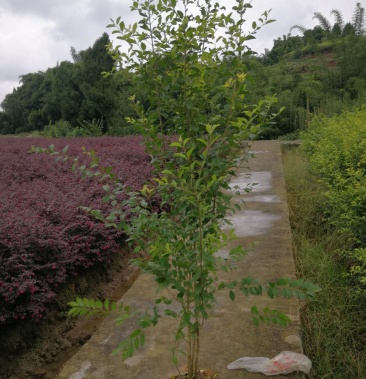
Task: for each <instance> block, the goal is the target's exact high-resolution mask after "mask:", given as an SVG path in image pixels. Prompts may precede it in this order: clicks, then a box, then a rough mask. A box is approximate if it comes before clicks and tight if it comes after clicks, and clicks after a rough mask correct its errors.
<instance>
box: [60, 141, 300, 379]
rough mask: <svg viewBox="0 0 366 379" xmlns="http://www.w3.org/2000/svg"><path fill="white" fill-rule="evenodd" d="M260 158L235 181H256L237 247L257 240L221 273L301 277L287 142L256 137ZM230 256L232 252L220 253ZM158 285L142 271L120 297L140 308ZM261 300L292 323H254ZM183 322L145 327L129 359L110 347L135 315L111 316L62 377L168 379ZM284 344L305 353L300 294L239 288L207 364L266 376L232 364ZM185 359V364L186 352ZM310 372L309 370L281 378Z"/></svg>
mask: <svg viewBox="0 0 366 379" xmlns="http://www.w3.org/2000/svg"><path fill="white" fill-rule="evenodd" d="M252 150H253V151H252V153H253V154H254V155H255V158H254V159H252V160H251V161H250V162H249V166H250V172H251V176H250V177H249V178H248V170H246V169H243V170H242V171H241V172H240V173H239V176H238V178H236V179H235V181H233V183H232V184H233V186H235V185H237V186H238V187H240V188H245V187H246V186H247V184H248V183H252V182H253V181H254V182H257V183H258V184H257V185H256V186H254V190H253V191H252V192H250V193H249V194H241V195H240V196H239V198H237V199H236V201H239V200H242V199H243V200H244V201H245V202H246V205H245V206H244V207H243V208H242V210H241V211H239V212H237V213H236V214H235V215H233V217H232V221H233V224H234V226H235V228H236V234H237V235H238V239H237V240H235V241H234V242H233V245H234V246H237V245H242V246H244V247H248V246H250V245H252V244H255V247H254V249H252V250H251V251H250V252H249V253H248V254H247V256H246V257H245V258H244V259H243V261H241V262H239V263H238V265H237V269H236V270H235V271H233V272H230V273H229V274H225V273H222V274H220V276H221V278H222V279H225V278H230V279H231V280H232V279H238V280H239V279H241V278H243V277H245V276H252V277H255V278H257V279H260V280H262V281H268V280H274V279H277V278H280V277H293V278H295V267H294V261H293V253H292V243H291V232H290V226H289V214H288V207H287V202H286V192H285V186H284V178H283V171H282V164H281V153H280V143H278V142H276V141H256V142H255V143H254V144H253V146H252ZM218 254H219V255H220V256H222V257H226V256H227V251H225V250H222V251H220V252H219V253H218ZM155 296H156V286H155V284H154V281H153V280H152V278H150V277H149V276H148V275H145V274H142V275H140V277H139V278H138V279H137V280H136V282H135V283H134V284H133V286H132V287H131V288H130V290H129V291H128V292H127V293H126V294H125V295H124V296H123V298H122V299H121V301H122V302H123V303H124V304H129V305H131V307H133V308H136V309H139V310H141V311H144V310H149V309H151V308H152V307H153V304H154V298H155ZM253 305H257V307H258V308H259V309H261V308H264V307H266V306H268V307H270V308H274V309H278V310H281V311H283V312H285V313H286V314H287V315H288V316H289V317H290V318H291V320H292V321H293V322H292V324H291V325H290V326H289V327H278V326H273V325H270V326H267V325H262V326H259V327H255V326H254V325H253V323H252V317H251V314H250V309H251V307H252V306H253ZM176 326H177V324H176V322H175V321H174V320H170V319H169V318H164V319H162V320H161V321H160V322H159V324H158V325H157V326H156V327H154V328H151V329H149V330H148V331H147V333H146V344H145V346H144V348H143V349H141V351H139V352H138V353H137V354H136V355H135V356H134V357H132V358H130V359H128V360H127V361H125V362H122V360H121V358H120V357H119V356H112V355H111V352H112V351H113V349H114V348H115V347H116V346H117V345H118V343H119V341H120V340H121V339H123V338H124V337H125V336H127V335H128V334H129V333H130V331H131V330H133V328H134V325H133V320H129V321H128V322H127V323H126V324H124V325H123V326H122V327H119V328H116V327H115V325H114V321H113V320H105V321H104V322H103V323H102V325H101V326H100V328H99V329H98V331H97V332H96V333H95V334H94V335H93V337H92V338H91V339H90V340H89V341H88V342H87V343H86V344H85V345H84V346H83V347H82V348H81V349H80V350H79V352H78V353H77V354H76V355H75V356H74V357H72V358H71V359H70V360H69V361H68V362H67V363H66V364H65V366H64V367H63V368H62V370H61V372H60V373H59V375H58V376H57V379H168V378H169V377H171V376H172V375H174V374H176V372H177V371H176V369H175V368H174V365H173V364H172V361H171V357H172V356H171V350H170V349H171V348H172V347H173V346H174V332H175V330H176ZM283 350H291V351H296V352H302V347H301V339H300V336H299V303H298V301H296V300H284V299H275V300H270V299H268V298H267V297H248V298H245V297H244V296H241V295H240V294H239V293H238V294H237V298H236V300H235V301H234V302H232V301H231V300H230V299H229V297H228V295H227V293H218V294H217V303H216V305H215V307H214V309H213V310H212V314H211V318H210V319H209V320H208V321H207V323H206V324H205V326H204V328H203V330H202V334H201V362H200V363H201V364H200V366H201V367H203V368H205V367H206V368H211V369H213V370H215V371H216V372H218V373H219V374H220V377H221V379H239V378H240V379H242V378H247V379H255V378H257V379H259V378H264V375H262V374H258V373H249V372H247V371H245V370H227V369H226V367H227V365H228V364H229V363H231V362H233V361H234V360H236V359H238V358H241V357H245V356H253V357H258V356H263V357H269V358H272V357H274V356H275V355H277V354H278V353H280V352H281V351H283ZM181 363H182V364H184V363H185V359H184V357H182V359H181ZM276 377H277V378H281V377H283V378H288V379H295V378H303V375H302V374H300V373H299V374H297V373H295V374H290V375H286V376H276Z"/></svg>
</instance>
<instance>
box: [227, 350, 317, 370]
mask: <svg viewBox="0 0 366 379" xmlns="http://www.w3.org/2000/svg"><path fill="white" fill-rule="evenodd" d="M227 368H228V369H229V370H237V369H241V368H244V369H246V370H248V371H251V372H261V373H262V374H264V375H267V376H272V375H281V374H289V373H291V372H294V371H303V372H305V374H309V372H310V369H311V361H310V359H309V358H308V357H307V356H305V355H303V354H298V353H294V352H292V351H283V352H282V353H280V354H278V355H276V356H275V357H274V358H272V359H269V358H264V357H245V358H240V359H237V360H236V361H235V362H232V363H230V364H229V366H227Z"/></svg>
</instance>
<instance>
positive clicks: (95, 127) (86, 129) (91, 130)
mask: <svg viewBox="0 0 366 379" xmlns="http://www.w3.org/2000/svg"><path fill="white" fill-rule="evenodd" d="M79 125H80V128H81V129H82V131H83V133H84V136H85V137H86V136H88V137H99V136H101V135H103V119H100V120H97V119H95V118H93V120H92V121H91V122H88V121H86V120H83V121H79Z"/></svg>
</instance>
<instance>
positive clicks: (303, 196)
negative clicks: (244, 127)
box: [283, 147, 366, 379]
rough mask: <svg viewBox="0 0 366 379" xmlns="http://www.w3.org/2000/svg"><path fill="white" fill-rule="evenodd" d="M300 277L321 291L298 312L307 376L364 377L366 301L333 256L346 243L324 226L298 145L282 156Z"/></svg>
mask: <svg viewBox="0 0 366 379" xmlns="http://www.w3.org/2000/svg"><path fill="white" fill-rule="evenodd" d="M283 163H284V171H285V178H286V186H287V191H288V201H289V207H290V218H291V225H292V229H293V236H294V251H295V259H296V265H297V270H298V275H299V276H301V277H302V278H304V279H306V280H307V281H311V282H313V283H316V284H317V285H319V286H320V287H322V291H321V292H320V293H319V294H318V295H317V296H316V298H315V299H314V300H313V301H312V302H309V303H306V304H304V306H303V308H302V312H301V314H302V339H303V346H304V351H305V354H306V355H307V356H308V357H309V358H310V359H311V360H312V362H313V369H312V371H311V374H310V375H309V378H314V379H323V378H332V379H355V378H360V379H361V378H366V348H365V343H364V341H365V337H366V317H365V302H364V300H362V299H360V298H359V297H357V296H356V295H355V292H354V291H353V288H352V285H351V283H350V280H349V278H348V276H347V271H346V267H344V266H343V265H342V261H341V260H340V258H339V255H338V254H337V251H338V250H339V249H346V248H347V247H348V242H347V240H345V238H344V237H343V236H342V233H340V232H339V231H337V230H335V229H334V228H332V227H330V226H329V225H328V224H327V212H328V213H329V210H328V209H327V208H326V204H325V199H324V198H323V195H322V193H323V192H322V188H321V187H320V185H319V184H318V183H317V181H316V179H315V178H314V177H312V176H311V174H310V173H309V170H308V165H307V162H306V160H305V159H304V158H303V157H302V156H301V154H300V153H299V152H298V149H297V148H296V147H292V148H285V149H284V154H283Z"/></svg>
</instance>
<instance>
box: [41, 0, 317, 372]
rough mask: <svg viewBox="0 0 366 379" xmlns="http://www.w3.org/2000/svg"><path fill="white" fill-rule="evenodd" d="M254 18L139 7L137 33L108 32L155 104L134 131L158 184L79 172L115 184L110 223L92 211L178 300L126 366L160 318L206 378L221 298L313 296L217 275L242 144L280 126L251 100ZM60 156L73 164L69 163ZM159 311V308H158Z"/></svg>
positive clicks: (264, 103) (291, 284) (129, 349)
mask: <svg viewBox="0 0 366 379" xmlns="http://www.w3.org/2000/svg"><path fill="white" fill-rule="evenodd" d="M249 8H251V4H250V3H249V2H246V1H244V0H236V1H235V5H234V6H233V7H232V9H231V11H230V12H227V11H226V9H225V7H223V6H221V5H220V4H219V3H218V2H217V3H213V2H212V1H210V0H180V1H177V0H156V1H154V0H146V1H134V2H133V5H132V6H131V10H132V11H133V12H136V13H138V14H139V16H140V20H139V21H138V22H136V23H135V24H133V25H129V26H127V25H126V24H125V23H124V22H123V21H122V20H121V18H120V17H118V18H117V19H116V20H114V21H112V22H111V24H110V25H109V27H110V28H112V29H113V32H112V33H113V34H114V35H115V36H116V37H117V38H116V39H117V41H120V42H121V45H117V46H115V47H112V46H110V51H111V54H112V55H113V56H114V58H115V60H116V62H117V64H116V69H118V68H120V67H122V68H123V69H126V70H130V71H131V72H132V73H133V77H134V78H135V81H136V85H141V86H143V88H144V93H147V94H148V105H146V104H145V105H143V104H141V103H140V102H139V100H138V99H137V98H136V97H134V96H132V97H131V99H130V100H131V101H132V103H133V106H134V108H135V111H136V114H137V115H138V117H137V118H135V119H129V122H130V123H131V124H132V125H133V126H134V127H135V128H137V129H138V130H139V131H140V133H141V134H142V135H143V137H144V141H145V146H146V149H147V151H148V152H149V154H150V155H151V157H152V164H153V165H154V168H155V177H154V180H153V181H152V183H150V185H146V186H144V187H143V189H142V190H141V191H139V192H134V193H132V192H129V193H127V192H128V191H127V189H126V188H125V187H124V186H123V183H121V182H120V181H119V180H118V179H117V178H116V177H115V176H114V175H113V173H112V172H111V171H110V169H107V168H104V167H102V166H101V165H100V164H99V161H98V158H97V157H96V156H95V154H94V152H87V154H89V156H90V157H91V164H90V167H89V168H85V167H84V166H82V167H80V166H78V164H77V162H75V163H74V168H75V169H77V170H79V171H82V172H83V173H84V174H85V172H87V174H88V175H94V176H98V177H99V178H103V180H107V181H108V180H109V181H110V183H108V184H106V185H105V187H104V188H105V190H106V191H107V195H106V198H105V200H106V201H109V202H110V203H111V205H112V209H113V210H112V212H111V214H110V215H108V216H106V215H102V214H101V213H100V212H98V211H95V210H90V209H85V208H84V209H85V210H86V211H88V212H90V213H91V214H92V215H94V216H95V217H97V218H99V219H101V220H103V221H104V222H105V223H106V224H107V225H108V226H114V227H117V228H122V229H123V230H124V231H125V232H126V234H127V236H128V238H129V241H130V242H131V243H132V244H133V245H134V246H135V249H136V251H139V250H143V251H145V252H146V253H147V254H148V259H146V260H138V261H137V264H138V265H139V266H140V267H141V269H142V270H143V271H145V272H147V273H150V274H152V275H153V276H154V278H155V280H156V282H157V284H158V286H159V287H160V288H163V289H167V290H168V293H169V294H170V295H169V297H168V296H158V297H157V299H156V307H155V309H154V312H153V313H152V315H148V314H144V315H143V316H141V318H140V319H139V321H138V327H137V329H136V330H135V331H134V332H133V333H132V334H131V336H130V337H129V338H128V339H126V340H124V341H122V342H121V345H120V346H119V348H118V349H117V351H121V352H122V355H123V356H124V357H128V356H130V355H131V354H132V353H133V351H134V349H135V348H136V347H138V346H139V345H141V344H143V342H144V337H143V329H144V328H145V327H147V326H150V325H152V324H155V323H156V322H158V317H159V315H160V312H164V313H165V314H166V315H168V316H171V317H173V318H176V319H177V320H179V322H178V328H177V331H176V340H177V341H179V340H183V341H185V343H186V357H187V367H188V378H189V379H193V378H197V377H198V357H199V352H200V332H201V328H202V326H203V324H204V322H205V320H207V319H208V317H209V314H210V309H211V307H212V305H213V303H214V301H215V293H216V291H217V290H228V292H229V296H230V298H231V299H232V300H234V298H235V293H234V291H233V290H234V289H235V288H238V289H240V290H241V291H242V293H243V294H244V295H249V294H252V295H262V294H264V293H267V294H268V295H269V296H270V297H275V296H286V297H292V296H295V297H298V298H301V299H303V298H306V297H308V296H311V295H312V294H313V292H314V291H316V290H317V287H315V286H313V285H311V284H308V283H304V282H303V281H296V280H291V279H281V280H278V281H277V282H274V283H267V284H261V283H259V282H258V281H256V280H254V279H251V278H243V279H242V281H240V282H237V281H232V282H223V281H220V280H219V279H218V275H217V273H218V271H219V270H221V269H223V270H230V269H231V266H230V263H227V262H224V261H222V260H221V259H220V258H219V257H217V256H216V255H215V253H216V252H217V251H218V249H220V248H222V247H223V246H225V245H226V244H227V242H228V240H229V239H230V238H233V234H232V233H229V234H228V233H225V232H224V231H223V230H222V228H223V226H224V225H225V223H227V222H229V221H228V217H229V215H230V213H231V212H233V211H234V210H235V209H233V205H232V203H231V201H230V200H231V197H232V195H233V192H232V191H231V190H230V186H229V182H230V178H231V177H232V176H233V175H235V172H236V170H237V168H238V167H239V166H240V165H241V164H242V163H243V162H244V161H245V160H246V158H247V156H248V147H246V146H247V145H246V144H244V142H245V141H250V140H252V139H253V138H254V137H255V135H256V134H257V132H258V131H259V130H260V128H261V126H262V125H263V124H264V123H266V122H270V121H271V120H272V119H273V118H274V117H275V115H274V114H271V113H270V106H271V105H272V104H273V103H274V102H275V101H276V99H275V98H273V97H268V98H265V99H263V100H261V101H259V103H258V104H248V102H247V101H246V97H247V94H248V90H247V85H246V83H247V80H248V78H247V75H246V68H245V65H244V63H243V57H244V56H246V55H248V54H252V51H251V50H250V49H249V48H248V47H247V45H246V43H247V41H249V40H250V39H253V38H254V34H255V33H256V32H257V31H258V30H259V29H260V28H261V27H262V26H263V25H265V24H268V23H270V22H272V20H269V19H268V12H264V13H263V15H262V16H261V17H260V18H259V20H258V22H253V24H252V31H251V32H249V34H245V33H244V22H245V19H244V17H245V13H246V12H247V10H248V9H249ZM110 74H111V73H105V75H110ZM41 150H42V149H41ZM54 154H55V152H54ZM60 157H63V159H69V158H68V157H67V156H66V155H65V152H64V153H63V154H61V155H60ZM121 194H125V195H124V196H122V195H121ZM154 196H158V197H159V199H160V202H161V203H160V211H159V212H151V210H150V209H151V206H150V204H151V201H152V198H153V197H154ZM234 206H237V205H235V204H234ZM126 209H128V220H127V219H126ZM244 254H245V250H244V248H242V247H236V248H233V249H231V251H230V258H231V259H230V260H228V262H231V261H232V260H235V259H238V258H240V257H242V256H243V255H244ZM161 303H163V304H164V307H163V308H159V304H161ZM177 303H179V307H177V306H176V304H177ZM71 306H72V309H71V311H70V314H71V315H79V314H86V313H91V314H95V313H103V312H106V313H108V312H110V311H111V304H110V303H109V302H106V303H104V304H103V303H101V302H95V301H91V300H87V299H84V300H83V299H78V300H77V301H75V302H72V303H71ZM113 308H115V305H113ZM162 309H163V310H162ZM120 311H121V312H122V315H126V314H128V313H129V312H130V310H129V308H126V307H125V306H124V305H123V306H121V309H120ZM252 311H253V316H254V318H255V320H256V321H257V322H258V321H268V322H270V321H273V322H279V323H286V322H287V318H286V316H285V315H283V314H281V313H279V312H276V311H272V310H269V309H266V310H265V311H264V313H263V312H260V311H258V310H257V308H255V307H253V309H252ZM120 317H122V320H123V319H124V316H120Z"/></svg>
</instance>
